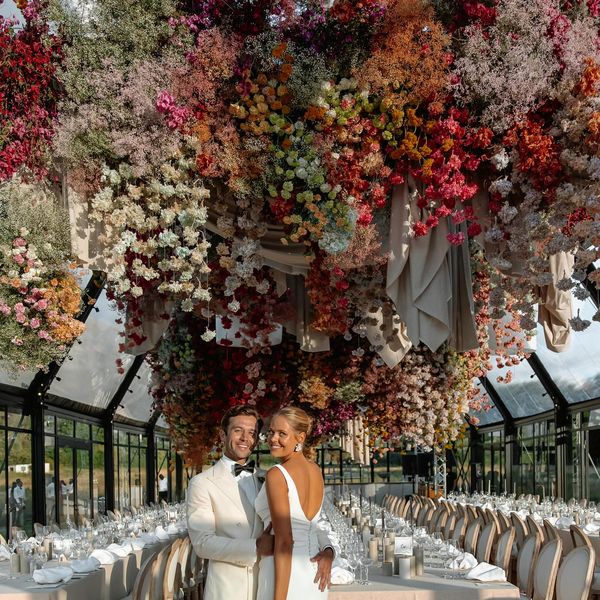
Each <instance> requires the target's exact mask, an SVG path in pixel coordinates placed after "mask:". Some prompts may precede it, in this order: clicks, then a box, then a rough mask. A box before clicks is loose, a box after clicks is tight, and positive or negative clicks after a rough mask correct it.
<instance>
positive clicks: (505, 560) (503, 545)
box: [494, 527, 515, 574]
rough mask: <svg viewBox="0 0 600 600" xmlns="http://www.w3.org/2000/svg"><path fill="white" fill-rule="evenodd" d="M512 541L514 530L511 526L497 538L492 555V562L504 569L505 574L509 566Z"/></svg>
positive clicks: (513, 539)
mask: <svg viewBox="0 0 600 600" xmlns="http://www.w3.org/2000/svg"><path fill="white" fill-rule="evenodd" d="M514 541H515V530H514V529H513V528H512V527H511V528H510V529H506V530H505V531H504V533H502V535H501V536H500V537H499V538H498V545H497V546H496V554H495V555H494V564H495V565H496V566H497V567H500V568H501V569H504V571H505V572H506V573H507V574H508V569H509V567H510V558H511V552H512V547H513V543H514Z"/></svg>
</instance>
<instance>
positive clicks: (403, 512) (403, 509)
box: [396, 498, 410, 519]
mask: <svg viewBox="0 0 600 600" xmlns="http://www.w3.org/2000/svg"><path fill="white" fill-rule="evenodd" d="M409 510H410V502H409V501H408V500H407V499H406V498H403V499H402V502H401V503H400V505H399V506H398V508H397V509H396V515H397V516H398V517H400V518H401V519H406V518H407V516H408V511H409Z"/></svg>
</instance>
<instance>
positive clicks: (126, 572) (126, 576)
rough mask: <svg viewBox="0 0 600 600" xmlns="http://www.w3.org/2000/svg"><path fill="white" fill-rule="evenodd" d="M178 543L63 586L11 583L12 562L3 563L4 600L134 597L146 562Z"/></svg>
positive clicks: (25, 579) (0, 591) (0, 594)
mask: <svg viewBox="0 0 600 600" xmlns="http://www.w3.org/2000/svg"><path fill="white" fill-rule="evenodd" d="M185 535H187V534H185ZM175 539H177V536H171V537H170V539H169V540H164V541H160V542H157V543H155V544H150V545H148V546H145V547H144V548H142V549H141V550H135V551H133V552H132V553H131V554H129V555H127V556H125V557H123V558H117V559H116V560H115V562H114V563H113V564H107V565H100V567H99V568H98V569H97V570H96V571H92V572H91V573H84V574H83V573H82V574H74V575H73V578H72V579H71V580H70V581H69V582H67V583H60V584H52V585H42V584H37V583H35V581H33V580H32V578H31V576H30V575H21V576H18V577H16V578H14V579H10V578H9V565H8V561H3V562H1V563H0V598H2V599H3V600H121V599H122V598H124V597H125V596H127V595H128V594H129V593H131V591H132V589H133V584H134V582H135V578H136V576H137V574H138V571H139V569H140V567H141V565H142V563H143V562H144V561H145V560H146V558H148V557H149V556H151V555H152V554H154V553H155V552H159V551H160V550H162V549H163V548H164V547H165V546H166V545H168V544H171V543H172V542H173V541H174V540H175ZM59 564H60V563H58V561H56V560H53V561H50V562H49V563H48V566H52V567H54V566H59ZM67 564H68V563H67Z"/></svg>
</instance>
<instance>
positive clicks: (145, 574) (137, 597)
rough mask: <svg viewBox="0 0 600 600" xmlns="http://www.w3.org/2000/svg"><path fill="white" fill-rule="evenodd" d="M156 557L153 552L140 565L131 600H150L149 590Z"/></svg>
mask: <svg viewBox="0 0 600 600" xmlns="http://www.w3.org/2000/svg"><path fill="white" fill-rule="evenodd" d="M157 555H158V554H157V553H156V552H155V553H154V554H152V555H150V556H149V557H148V558H147V559H146V560H145V561H144V562H143V563H142V566H141V567H140V570H139V571H138V574H137V576H136V578H135V583H134V584H133V591H132V592H131V600H151V598H152V597H151V595H150V588H151V584H152V577H153V574H154V573H153V571H154V569H155V568H156V557H157Z"/></svg>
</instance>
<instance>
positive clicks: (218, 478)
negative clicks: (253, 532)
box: [213, 460, 252, 526]
mask: <svg viewBox="0 0 600 600" xmlns="http://www.w3.org/2000/svg"><path fill="white" fill-rule="evenodd" d="M213 469H214V470H213V480H214V481H215V483H216V484H217V487H218V488H219V490H220V491H221V492H223V494H224V495H225V496H227V497H228V498H229V500H231V502H232V503H233V504H234V505H235V506H236V507H237V508H238V510H239V511H240V512H241V513H242V514H244V515H246V516H248V515H247V511H246V507H245V506H244V501H243V500H242V496H241V494H240V488H239V486H238V482H237V481H236V480H235V477H234V476H233V474H232V473H231V471H230V470H229V468H228V466H227V464H225V463H224V462H223V461H222V460H220V461H219V462H218V463H217V464H216V465H215V466H214V468H213ZM217 482H218V483H217ZM249 524H250V526H251V525H252V520H250V521H249Z"/></svg>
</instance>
